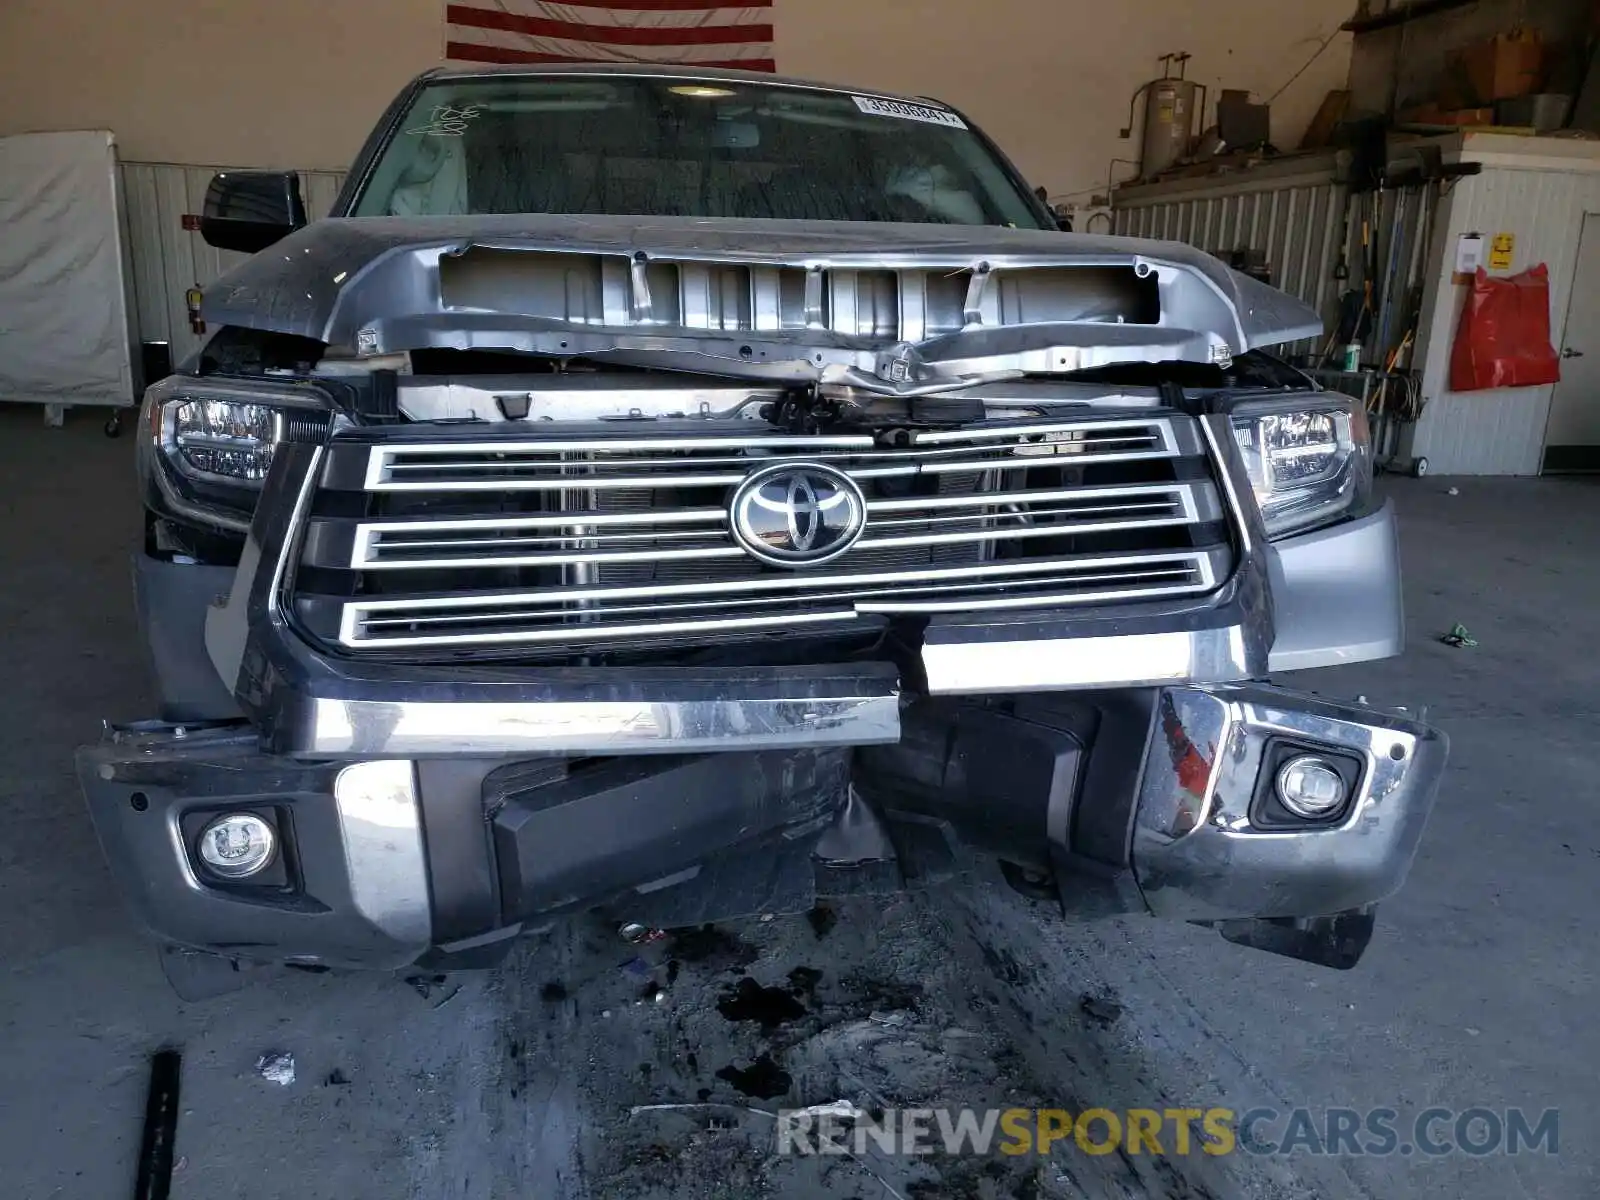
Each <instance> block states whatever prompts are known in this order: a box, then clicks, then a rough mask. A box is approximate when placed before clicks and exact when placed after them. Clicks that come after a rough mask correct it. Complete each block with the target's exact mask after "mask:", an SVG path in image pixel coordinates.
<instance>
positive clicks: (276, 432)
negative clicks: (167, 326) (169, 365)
mask: <svg viewBox="0 0 1600 1200" xmlns="http://www.w3.org/2000/svg"><path fill="white" fill-rule="evenodd" d="M332 415H333V414H332V407H331V404H330V401H329V397H328V396H327V394H326V393H325V392H323V391H322V390H320V389H319V388H317V387H314V386H311V385H308V384H306V383H303V382H301V381H298V380H287V379H285V380H274V379H225V378H212V377H201V378H196V377H194V376H189V375H172V376H169V377H167V378H166V379H163V380H161V382H159V383H156V384H153V385H152V386H151V387H150V388H149V389H148V390H147V391H146V392H145V407H144V418H145V429H146V431H147V438H148V440H147V441H146V442H145V446H146V448H147V449H146V450H145V451H142V452H141V457H143V458H144V459H145V463H144V466H143V468H142V469H143V470H144V472H145V474H146V477H147V478H149V479H150V480H151V481H152V482H153V484H154V485H155V488H156V492H157V494H158V497H159V502H158V503H156V504H154V505H153V507H155V508H157V509H158V510H160V511H163V512H166V513H168V514H169V515H172V516H176V517H180V518H188V519H190V520H192V521H200V522H203V523H204V524H206V525H210V526H214V527H216V528H220V529H223V530H228V531H230V532H235V533H239V532H243V531H244V530H245V529H247V528H248V527H249V524H250V514H251V512H252V511H253V510H254V508H255V506H256V501H257V499H258V495H259V493H260V491H261V485H262V483H263V481H264V480H265V479H266V477H267V474H268V473H269V472H270V471H271V470H272V460H273V458H274V456H275V455H276V453H277V450H278V447H279V446H281V445H282V444H283V443H284V442H286V441H298V440H302V439H304V438H307V437H313V438H315V437H320V436H322V435H323V434H325V433H326V431H327V429H328V425H329V420H330V418H331V417H332Z"/></svg>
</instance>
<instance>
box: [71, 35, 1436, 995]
mask: <svg viewBox="0 0 1600 1200" xmlns="http://www.w3.org/2000/svg"><path fill="white" fill-rule="evenodd" d="M201 228H202V232H203V234H204V236H205V237H206V238H207V240H209V241H210V242H211V243H212V244H213V245H217V246H221V247H226V248H229V249H233V250H245V251H251V252H258V253H254V256H253V257H251V258H249V259H248V260H247V261H244V262H243V263H242V265H240V266H238V267H237V268H236V269H234V270H233V271H232V272H230V273H229V274H227V275H226V276H224V277H223V278H222V279H220V280H218V281H217V282H216V283H214V284H213V285H211V286H210V287H208V288H206V289H205V294H204V300H203V307H202V310H201V312H202V317H203V320H204V321H205V323H206V325H207V327H208V328H209V329H210V330H211V335H210V336H209V338H208V340H207V341H206V342H205V344H204V346H203V348H202V349H200V350H199V351H198V352H197V353H196V354H195V355H194V356H193V357H192V358H191V359H190V360H189V361H187V362H185V363H184V364H183V365H182V367H181V369H180V370H179V372H178V373H177V374H175V375H173V376H171V377H169V378H167V379H165V380H162V381H160V382H158V383H156V384H155V385H154V386H152V387H151V388H150V389H149V391H148V393H147V394H146V397H145V401H144V409H143V419H142V426H141V430H140V435H139V440H140V446H139V475H140V480H141V487H142V492H143V500H144V505H145V508H146V521H145V542H144V546H143V547H142V550H141V552H140V553H139V554H138V555H137V558H136V581H137V599H138V605H139V611H140V616H141V621H142V625H143V629H144V632H145V635H146V638H147V641H148V644H149V649H150V655H151V660H152V663H153V667H154V678H155V684H156V691H157V694H158V696H159V703H160V714H159V717H158V718H157V719H152V720H149V721H144V722H140V723H137V724H134V725H129V726H122V727H113V728H110V729H109V730H108V733H107V736H106V738H105V739H104V740H103V741H102V742H101V743H100V744H98V745H95V746H92V747H86V748H85V749H83V750H82V751H81V752H80V755H79V760H78V762H79V774H80V777H81V779H82V782H83V787H84V790H85V792H86V794H87V797H88V802H89V807H90V809H91V811H92V814H93V817H94V822H95V825H96V827H97V829H98V832H99V836H100V840H101V843H102V845H103V847H104V849H105V852H106V855H107V857H108V858H109V860H110V863H111V866H112V869H113V871H114V873H115V875H116V877H117V878H118V880H119V881H120V884H121V886H122V887H123V889H124V890H125V891H126V893H127V896H128V899H129V901H130V902H131V904H132V907H133V908H134V910H135V912H136V913H137V915H138V916H139V917H140V919H141V920H142V921H143V922H144V923H145V924H146V925H147V926H148V927H149V928H150V929H151V930H152V931H153V932H154V933H155V934H156V935H157V937H158V938H159V939H160V940H161V942H162V943H163V944H164V945H165V947H166V948H167V959H168V961H169V963H172V962H180V963H182V964H184V965H183V966H182V967H181V968H179V973H180V974H182V973H183V972H185V971H187V972H191V973H192V972H194V971H196V970H198V971H200V973H201V974H204V973H205V972H206V971H208V970H211V969H213V968H220V969H222V970H224V971H232V970H236V969H237V967H238V966H239V964H241V963H251V962H277V963H289V964H296V965H304V966H334V967H366V968H377V969H390V970H394V969H411V968H414V969H421V970H451V969H467V968H474V967H483V966H488V965H492V964H493V963H495V962H496V961H498V960H499V959H500V958H501V957H502V956H503V955H504V954H505V953H506V952H507V950H508V949H509V947H510V945H511V944H512V942H513V940H514V938H515V937H516V935H518V934H519V933H521V932H525V931H528V930H531V929H536V928H540V927H544V926H546V925H548V924H549V923H550V922H552V921H554V920H557V919H560V918H561V917H563V916H564V915H566V914H571V913H574V912H579V911H586V910H592V909H600V910H603V911H605V912H607V913H609V914H610V915H611V916H612V917H614V918H615V919H617V920H619V921H624V922H637V923H640V924H642V925H646V926H652V927H676V926H685V925H692V924H700V923H703V922H708V921H715V920H722V919H729V918H733V917H737V916H742V915H748V914H755V913H769V912H797V911H804V910H807V909H809V908H810V907H811V906H813V905H814V904H815V903H816V900H817V897H818V896H827V895H838V894H862V893H866V894H873V893H882V892H884V891H888V890H892V889H896V888H903V887H926V886H932V885H936V884H938V883H940V882H941V881H946V880H959V879H962V878H966V877H969V876H971V875H972V874H974V873H979V874H982V873H984V872H989V871H993V872H994V874H995V875H996V876H997V877H1001V876H1003V878H1004V879H1005V880H1007V881H1008V882H1010V883H1011V884H1012V885H1013V886H1014V887H1016V888H1017V889H1018V890H1020V891H1022V892H1024V893H1025V894H1028V895H1031V896H1045V897H1049V898H1050V899H1051V900H1053V901H1058V902H1059V903H1060V905H1061V906H1062V908H1063V911H1064V913H1066V914H1067V915H1069V916H1095V915H1100V914H1107V913H1119V912H1127V911H1148V912H1150V913H1153V914H1155V915H1156V916H1159V917H1165V918H1174V919H1178V920H1185V921H1189V922H1193V923H1196V924H1199V925H1206V926H1210V927H1212V928H1213V929H1215V930H1216V931H1218V932H1220V933H1221V934H1222V935H1223V936H1224V937H1226V938H1228V939H1229V940H1231V941H1234V942H1239V943H1242V944H1245V945H1252V946H1257V947H1260V948H1264V949H1267V950H1270V951H1274V952H1277V953H1281V954H1288V955H1292V956H1294V957H1297V958H1303V959H1307V960H1310V961H1314V962H1319V963H1323V964H1326V965H1329V966H1336V967H1348V966H1351V965H1353V964H1354V963H1355V962H1356V960H1357V959H1358V958H1359V957H1360V956H1361V954H1362V952H1363V950H1364V949H1365V947H1366V946H1367V944H1368V941H1369V939H1370V936H1371V933H1372V927H1373V911H1374V907H1375V905H1376V903H1377V902H1378V901H1379V900H1381V899H1383V898H1384V897H1385V896H1387V895H1389V894H1391V893H1392V892H1393V891H1395V889H1396V888H1398V887H1399V886H1400V885H1401V883H1402V881H1403V879H1404V877H1405V875H1406V872H1407V870H1408V869H1409V866H1410V863H1411V860H1412V857H1413V855H1414V854H1415V851H1416V848H1417V844H1418V840H1419V838H1420V836H1421V834H1422V829H1423V825H1424V822H1425V820H1426V818H1427V815H1428V811H1429V809H1430V807H1431V805H1432V802H1433V796H1434V792H1435V790H1436V787H1437V785H1438V782H1439V778H1440V775H1441V773H1442V771H1443V768H1444V762H1445V755H1446V743H1445V739H1444V738H1443V737H1442V736H1441V735H1440V734H1439V733H1438V732H1436V731H1434V730H1432V729H1430V728H1428V727H1427V726H1425V725H1423V724H1420V723H1418V722H1417V721H1416V720H1413V719H1410V718H1408V717H1407V716H1406V715H1405V714H1404V713H1403V712H1399V711H1393V712H1391V711H1379V710H1376V709H1372V708H1368V707H1364V706H1362V707H1357V706H1352V705H1349V704H1344V703H1337V702H1334V701H1332V700H1329V699H1324V698H1319V697H1316V696H1311V695H1303V694H1299V693H1296V692H1292V691H1286V690H1282V689H1280V688H1279V687H1275V686H1270V685H1268V684H1267V683H1265V682H1263V681H1264V680H1265V679H1266V678H1267V676H1268V675H1269V674H1274V675H1276V674H1279V673H1283V672H1289V671H1294V670H1298V669H1302V668H1310V667H1321V666H1326V665H1329V664H1336V663H1348V662H1354V661H1359V660H1363V659H1373V658H1381V657H1385V656H1390V655H1394V654H1396V653H1398V652H1399V650H1400V648H1401V641H1402V617H1401V597H1400V574H1399V570H1400V568H1399V559H1398V554H1397V549H1396V537H1395V525H1394V518H1393V514H1392V511H1391V509H1390V507H1389V506H1388V505H1387V504H1383V503H1379V502H1377V501H1375V500H1374V498H1373V495H1372V487H1371V483H1372V462H1371V452H1370V445H1369V438H1368V432H1367V426H1366V421H1365V414H1364V413H1363V411H1362V409H1361V408H1360V407H1359V405H1357V404H1355V403H1354V402H1353V401H1352V400H1350V399H1349V398H1347V397H1345V396H1343V395H1339V394H1335V393H1330V392H1327V391H1322V390H1319V389H1318V388H1317V387H1316V386H1315V385H1314V384H1313V383H1312V382H1310V381H1309V380H1308V378H1307V377H1306V376H1304V375H1303V374H1301V373H1300V372H1298V371H1296V370H1294V369H1292V368H1290V367H1289V366H1287V365H1285V363H1283V362H1282V361H1280V360H1279V359H1276V358H1274V357H1272V356H1271V355H1270V354H1268V353H1267V352H1266V351H1267V350H1268V349H1269V348H1271V347H1281V346H1283V345H1285V344H1288V343H1293V342H1295V341H1297V340H1302V339H1306V338H1309V337H1313V336H1316V335H1317V333H1318V331H1319V328H1320V322H1319V320H1318V317H1317V315H1316V314H1315V313H1314V312H1312V311H1311V310H1310V309H1308V308H1307V307H1305V306H1304V305H1302V304H1300V303H1299V302H1298V301H1296V300H1294V299H1292V298H1291V297H1289V296H1287V295H1284V294H1282V293H1281V292H1278V291H1276V290H1274V289H1272V288H1270V287H1268V286H1267V285H1265V284H1264V283H1261V282H1259V281H1257V280H1255V279H1252V278H1249V277H1246V276H1244V275H1242V274H1239V273H1237V272H1235V271H1232V270H1230V269H1229V268H1227V267H1226V266H1224V265H1223V264H1222V263H1220V262H1218V261H1217V260H1216V259H1214V258H1212V257H1210V256H1208V255H1206V254H1203V253H1200V252H1198V251H1196V250H1193V249H1190V248H1188V247H1185V246H1181V245H1177V244H1173V243H1166V242H1145V241H1133V240H1125V239H1120V238H1111V237H1087V236H1081V235H1075V234H1072V233H1068V232H1064V231H1062V230H1061V229H1060V228H1059V227H1058V226H1057V223H1056V221H1055V219H1054V218H1053V216H1052V215H1051V213H1050V212H1049V211H1048V210H1047V209H1046V208H1045V207H1044V206H1043V205H1042V204H1041V203H1040V202H1039V200H1038V199H1037V198H1036V197H1035V196H1034V194H1033V193H1032V192H1031V191H1030V190H1029V188H1028V187H1027V186H1026V185H1025V183H1024V182H1023V180H1022V179H1021V178H1020V177H1019V175H1018V173H1017V171H1016V170H1015V168H1014V167H1013V166H1012V165H1011V164H1010V163H1009V162H1007V160H1006V159H1005V158H1004V156H1003V155H1002V154H1001V153H1000V152H999V151H998V150H997V149H996V148H995V146H994V145H993V144H992V143H991V142H990V141H989V140H988V139H987V138H986V137H985V136H984V135H983V134H982V133H980V132H979V131H978V130H977V129H976V128H974V127H973V126H972V124H971V123H970V122H969V121H968V120H967V119H966V118H965V117H963V116H962V115H961V114H960V113H958V112H957V111H955V110H954V109H951V108H948V107H946V106H944V105H942V104H939V103H937V102H935V101H931V100H926V99H909V98H904V97H896V96H888V95H884V94H882V93H879V92H875V91H871V90H860V91H852V90H849V89H844V88H837V87H825V86H820V85H813V84H806V83H800V82H791V81H786V80H781V79H775V78H772V77H770V76H761V75H753V74H741V73H734V72H719V71H709V70H707V71H701V70H694V71H684V70H675V69H651V68H643V67H632V66H615V65H614V66H607V67H600V66H594V67H582V68H575V69H574V68H569V69H561V68H548V69H546V68H531V69H513V70H495V69H485V70H472V71H435V72H430V73H428V74H426V75H424V76H422V77H421V78H419V79H417V80H416V81H415V82H414V83H412V84H411V85H410V86H408V87H407V88H406V90H405V91H404V92H403V94H402V95H400V96H399V97H398V98H397V99H396V100H395V102H394V103H393V105H392V106H391V107H390V109H389V110H388V112H387V113H386V114H385V115H384V116H383V118H382V120H381V121H380V122H379V124H378V126H377V128H376V130H375V131H374V132H373V134H372V135H371V137H370V139H369V140H368V142H367V144H366V146H365V147H364V148H363V150H362V151H361V154H360V157H359V158H358V159H357V160H356V162H355V164H354V166H353V168H352V169H351V171H350V173H349V176H348V179H347V181H346V183H345V185H344V189H343V191H342V192H341V194H340V196H339V198H338V201H337V203H336V204H335V206H334V209H333V215H332V216H331V217H330V218H328V219H326V220H320V221H316V222H312V223H309V224H308V223H307V222H306V219H305V213H304V206H303V204H302V202H301V199H300V193H299V187H298V181H297V180H296V178H295V177H294V176H292V175H282V174H266V173H228V174H224V175H219V176H218V177H217V178H216V180H215V181H214V183H213V184H212V187H211V191H210V194H209V195H208V198H207V203H206V209H205V214H204V216H203V218H202V223H201ZM197 964H198V965H197ZM172 970H173V969H172V968H169V974H171V973H172ZM184 977H185V978H189V977H190V976H188V975H185V976H184ZM174 978H175V981H176V979H177V976H174Z"/></svg>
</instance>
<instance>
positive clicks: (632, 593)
mask: <svg viewBox="0 0 1600 1200" xmlns="http://www.w3.org/2000/svg"><path fill="white" fill-rule="evenodd" d="M992 570H993V569H992V568H991V569H989V570H986V569H985V568H981V567H980V568H968V567H962V568H955V569H951V570H946V571H924V572H883V573H880V574H878V575H876V576H865V577H857V578H856V579H854V580H829V579H826V578H821V579H817V580H815V581H803V582H815V583H816V584H817V585H819V586H818V587H817V589H816V590H814V591H810V590H808V591H806V592H805V593H804V595H802V596H799V597H792V596H791V597H785V598H784V599H783V600H781V601H780V603H782V604H783V606H784V610H785V611H783V612H781V613H773V612H771V611H770V610H771V608H772V607H773V600H772V598H771V597H765V598H764V597H759V596H752V595H749V594H748V593H749V592H751V591H756V590H766V589H761V588H760V585H759V584H757V585H754V586H750V585H746V586H745V587H744V588H742V589H741V588H739V587H738V586H737V585H734V586H732V587H729V588H726V589H717V590H719V591H720V592H721V594H720V595H716V596H715V597H707V593H709V592H710V591H711V590H712V589H713V588H715V587H716V585H710V586H697V585H679V586H677V587H675V588H613V589H589V590H587V591H584V590H582V589H571V588H563V589H556V590H552V591H550V592H548V593H545V594H543V595H539V594H524V595H507V596H494V597H471V598H446V597H427V598H420V597H419V598H417V599H414V600H408V601H400V602H393V601H372V602H368V603H362V602H359V601H358V602H353V603H351V604H348V605H346V606H345V615H344V625H343V630H342V637H343V640H344V641H345V642H346V643H347V644H350V645H370V646H392V647H398V646H420V645H451V644H469V643H479V644H492V643H502V644H503V643H507V642H528V643H539V642H545V643H548V642H563V641H566V642H572V641H592V640H593V639H594V637H595V634H596V629H595V628H594V626H595V625H596V623H600V624H602V625H603V630H602V632H603V633H604V634H605V636H609V637H626V636H636V635H639V634H641V633H656V634H673V633H684V632H693V631H696V630H707V631H709V630H712V629H734V628H747V627H753V626H757V625H763V624H783V623H786V622H790V621H800V622H828V621H849V620H853V619H856V618H858V617H859V615H860V614H862V613H882V614H893V613H913V612H914V613H934V612H951V611H981V610H983V609H985V608H991V609H1004V608H1015V607H1025V606H1034V605H1045V604H1064V605H1084V604H1095V603H1107V602H1110V601H1114V600H1121V599H1133V598H1138V599H1149V598H1152V597H1158V596H1170V595H1183V594H1189V593H1193V592H1197V591H1207V590H1210V589H1211V588H1213V587H1215V586H1216V583H1217V579H1216V574H1215V569H1214V567H1213V565H1212V563H1211V561H1210V560H1209V558H1208V557H1207V556H1206V555H1204V554H1198V553H1196V554H1188V555H1166V556H1157V557H1151V558H1121V559H1088V560H1082V561H1077V562H1057V563H1038V564H1030V565H1029V566H1028V568H1027V569H1025V570H1021V571H1008V572H1006V573H1005V574H1004V575H1003V576H996V577H992V578H987V579H986V578H984V576H985V575H986V574H989V573H990V572H991V571H992ZM846 583H850V584H854V586H851V587H843V586H840V585H841V584H846ZM830 589H831V590H830ZM1001 589H1004V590H1005V591H1006V593H1007V594H1005V595H1000V596H996V595H991V594H989V593H993V592H996V591H999V590H1001ZM787 590H790V591H794V590H797V589H795V588H790V589H787ZM665 592H671V593H673V594H676V595H680V596H700V597H707V598H699V599H689V600H682V601H668V600H666V599H665V597H664V596H663V595H662V593H665ZM741 592H742V593H745V594H741ZM646 598H648V599H650V600H651V603H649V604H621V605H619V604H616V603H615V602H616V601H617V600H619V599H634V600H642V599H646ZM577 602H586V603H587V605H588V606H587V607H583V608H574V607H573V605H574V604H575V603H577ZM802 606H803V607H802ZM473 607H477V608H480V609H481V610H482V611H471V609H472V608H473ZM463 610H465V611H463ZM713 612H715V613H721V614H724V615H721V616H716V617H712V616H708V615H705V614H709V613H713ZM645 613H648V614H649V615H650V617H651V619H650V621H648V622H637V621H630V620H626V619H625V618H633V617H637V616H640V615H642V614H645ZM378 614H389V615H378ZM465 625H474V626H477V627H478V628H476V629H473V630H470V631H462V628H461V627H462V626H465Z"/></svg>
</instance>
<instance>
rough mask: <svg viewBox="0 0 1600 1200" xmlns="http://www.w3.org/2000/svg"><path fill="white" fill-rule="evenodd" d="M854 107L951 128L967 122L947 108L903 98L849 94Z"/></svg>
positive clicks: (965, 125)
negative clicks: (907, 100) (914, 102)
mask: <svg viewBox="0 0 1600 1200" xmlns="http://www.w3.org/2000/svg"><path fill="white" fill-rule="evenodd" d="M850 99H852V100H854V101H855V102H856V107H857V108H859V109H860V110H861V111H862V112H864V113H871V114H872V115H873V116H875V117H899V118H900V119H901V120H902V121H925V122H927V123H928V124H929V125H948V126H950V128H952V129H965V128H966V127H967V123H966V122H965V121H963V120H962V119H961V118H960V117H958V116H956V114H955V113H953V112H951V111H950V110H949V109H948V108H934V107H933V106H932V105H931V104H908V103H907V102H906V101H904V100H884V99H882V98H880V97H878V96H851V97H850Z"/></svg>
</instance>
